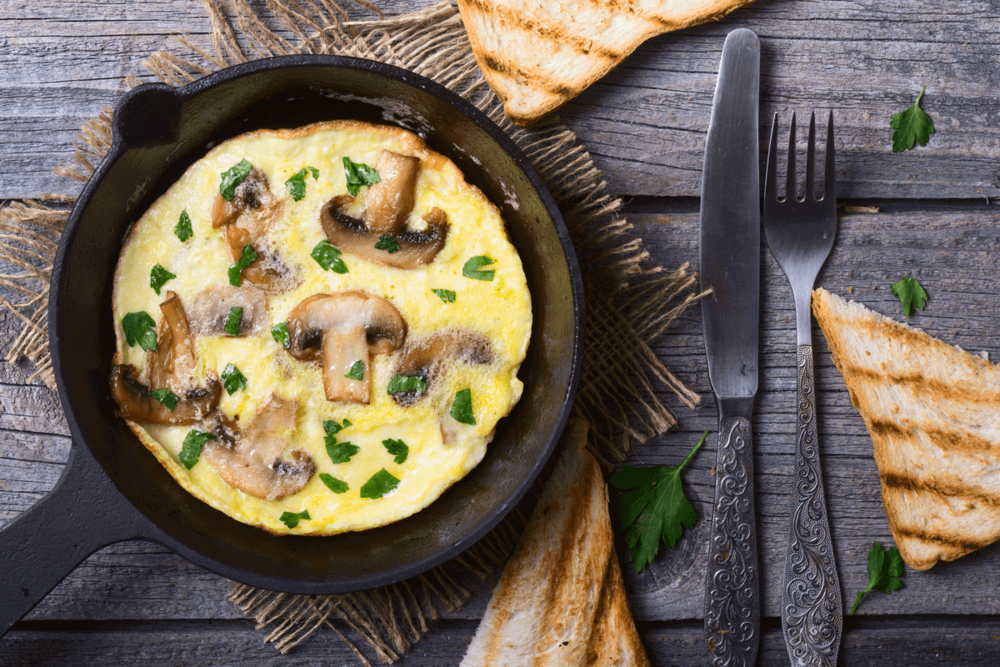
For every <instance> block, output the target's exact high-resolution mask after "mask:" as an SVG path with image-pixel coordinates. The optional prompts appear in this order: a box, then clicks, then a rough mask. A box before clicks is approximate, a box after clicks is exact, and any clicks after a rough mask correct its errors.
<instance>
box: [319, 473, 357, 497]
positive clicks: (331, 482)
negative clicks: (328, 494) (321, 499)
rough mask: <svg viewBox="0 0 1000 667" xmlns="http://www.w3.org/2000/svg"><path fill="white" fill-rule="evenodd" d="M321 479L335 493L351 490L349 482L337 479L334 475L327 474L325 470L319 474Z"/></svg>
mask: <svg viewBox="0 0 1000 667" xmlns="http://www.w3.org/2000/svg"><path fill="white" fill-rule="evenodd" d="M319 479H320V481H321V482H323V483H324V484H326V488H328V489H330V490H331V491H333V492H334V493H347V491H349V490H350V488H351V487H350V486H348V484H347V482H345V481H343V480H340V479H337V478H336V477H334V476H333V475H327V474H326V473H325V472H321V473H320V474H319Z"/></svg>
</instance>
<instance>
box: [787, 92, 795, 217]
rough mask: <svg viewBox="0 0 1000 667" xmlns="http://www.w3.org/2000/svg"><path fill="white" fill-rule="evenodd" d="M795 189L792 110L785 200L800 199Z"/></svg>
mask: <svg viewBox="0 0 1000 667" xmlns="http://www.w3.org/2000/svg"><path fill="white" fill-rule="evenodd" d="M797 195H798V192H797V191H796V189H795V112H794V111H793V112H792V126H791V127H790V128H789V130H788V181H787V184H786V185H785V201H789V202H790V201H794V200H796V199H798V196H797Z"/></svg>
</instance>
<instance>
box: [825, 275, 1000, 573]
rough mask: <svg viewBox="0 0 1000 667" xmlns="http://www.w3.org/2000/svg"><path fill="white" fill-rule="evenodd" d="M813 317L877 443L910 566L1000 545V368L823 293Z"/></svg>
mask: <svg viewBox="0 0 1000 667" xmlns="http://www.w3.org/2000/svg"><path fill="white" fill-rule="evenodd" d="M813 314H814V315H815V316H816V319H817V320H818V321H819V325H820V327H821V328H822V329H823V334H824V335H825V336H826V340H827V342H828V343H829V345H830V350H831V351H832V352H833V360H834V363H836V364H837V368H838V369H839V370H840V373H841V375H843V376H844V382H845V383H846V384H847V390H848V391H849V392H850V394H851V401H852V402H853V403H854V407H856V408H857V409H858V412H860V413H861V416H862V417H863V418H864V420H865V425H867V426H868V432H869V433H870V434H871V437H872V441H873V442H874V443H875V462H876V463H877V464H878V470H879V476H880V477H881V479H882V504H883V506H884V507H885V515H886V517H887V518H888V519H889V528H890V529H891V530H892V535H893V537H894V538H895V540H896V546H898V547H899V552H900V554H902V556H903V560H904V561H906V564H907V565H909V566H910V567H911V568H913V569H914V570H926V569H928V568H930V567H932V566H933V565H934V564H935V563H937V562H938V560H945V561H950V560H955V559H956V558H961V557H962V556H964V555H965V554H967V553H970V552H972V551H975V550H976V549H981V548H982V547H985V546H986V545H988V544H991V543H993V542H995V541H996V540H997V539H1000V409H998V408H1000V368H998V367H997V366H995V365H993V364H991V363H990V362H988V361H986V360H984V359H980V358H979V357H976V356H974V355H972V354H969V353H968V352H966V351H965V350H962V349H960V348H957V347H952V346H951V345H947V344H946V343H942V342H941V341H939V340H936V339H934V338H931V337H930V336H928V335H927V334H925V333H924V332H922V331H918V330H917V329H913V328H911V327H908V326H906V325H905V324H901V323H899V322H896V321H894V320H890V319H888V318H886V317H884V316H882V315H879V314H878V313H875V312H873V311H871V310H868V309H867V308H865V307H864V306H862V305H860V304H857V303H854V302H848V301H845V300H843V299H841V298H840V297H838V296H836V295H834V294H830V293H829V292H827V291H826V290H824V289H817V290H816V291H815V292H813Z"/></svg>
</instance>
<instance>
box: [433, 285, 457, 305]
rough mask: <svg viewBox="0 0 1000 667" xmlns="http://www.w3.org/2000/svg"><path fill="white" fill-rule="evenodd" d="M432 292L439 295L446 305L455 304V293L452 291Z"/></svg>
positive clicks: (438, 290)
mask: <svg viewBox="0 0 1000 667" xmlns="http://www.w3.org/2000/svg"><path fill="white" fill-rule="evenodd" d="M431 291H432V292H434V293H435V294H437V295H438V296H439V297H440V298H441V300H442V301H444V302H445V303H455V293H454V292H452V291H451V290H450V289H433V288H431Z"/></svg>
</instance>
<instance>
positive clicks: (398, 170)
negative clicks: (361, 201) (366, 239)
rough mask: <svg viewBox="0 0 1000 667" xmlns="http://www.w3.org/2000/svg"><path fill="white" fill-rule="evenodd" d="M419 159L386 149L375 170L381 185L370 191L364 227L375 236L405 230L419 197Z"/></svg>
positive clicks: (373, 187) (380, 154) (366, 203)
mask: <svg viewBox="0 0 1000 667" xmlns="http://www.w3.org/2000/svg"><path fill="white" fill-rule="evenodd" d="M418 169H420V158H416V157H411V156H409V155H400V154H399V153H394V152H392V151H387V150H383V151H382V152H381V153H379V155H378V161H377V162H376V163H375V170H376V171H378V175H379V178H380V179H381V180H380V181H379V182H378V183H376V184H375V185H373V186H371V187H370V188H368V197H367V199H366V200H365V205H366V207H367V208H366V210H365V226H366V227H367V228H368V231H369V232H371V233H372V234H375V235H381V234H389V235H395V234H398V233H399V232H401V231H403V228H404V227H406V220H407V218H409V217H410V212H411V211H413V203H414V200H415V199H416V194H417V170H418Z"/></svg>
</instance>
